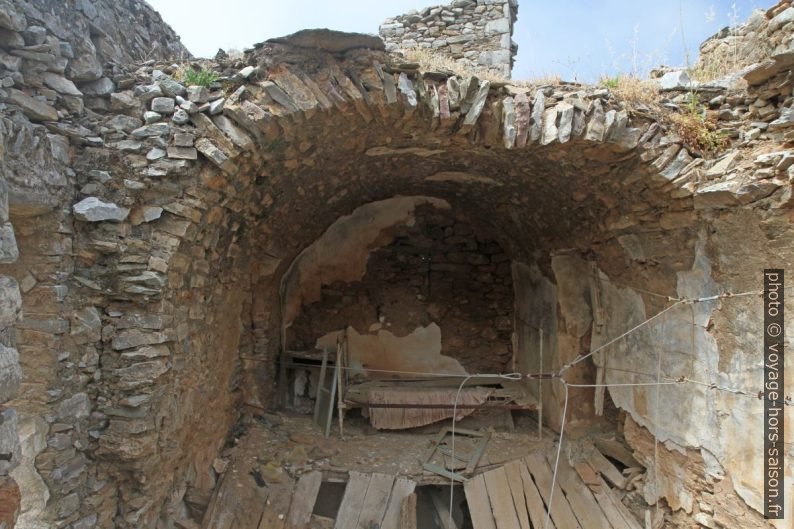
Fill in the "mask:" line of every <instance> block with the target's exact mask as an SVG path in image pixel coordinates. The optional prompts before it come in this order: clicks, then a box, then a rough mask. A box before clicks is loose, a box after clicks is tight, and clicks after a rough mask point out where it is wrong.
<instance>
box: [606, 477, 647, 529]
mask: <svg viewBox="0 0 794 529" xmlns="http://www.w3.org/2000/svg"><path fill="white" fill-rule="evenodd" d="M601 489H602V490H603V492H604V494H605V495H606V497H607V499H609V501H610V502H612V505H614V506H615V508H616V509H617V511H618V512H619V513H620V514H621V515H622V516H623V519H624V520H625V521H626V523H627V524H628V526H629V529H643V528H642V525H641V524H640V522H638V521H637V519H636V518H635V517H634V515H633V514H631V511H630V510H629V508H628V507H626V506H625V505H623V502H622V501H620V499H619V498H618V497H617V496H615V493H614V492H612V489H611V488H609V486H608V485H607V484H606V482H605V481H604V480H603V479H602V480H601ZM602 510H603V509H602Z"/></svg>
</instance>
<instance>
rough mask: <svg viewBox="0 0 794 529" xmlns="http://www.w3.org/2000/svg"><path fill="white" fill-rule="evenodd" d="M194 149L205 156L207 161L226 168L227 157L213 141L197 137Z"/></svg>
mask: <svg viewBox="0 0 794 529" xmlns="http://www.w3.org/2000/svg"><path fill="white" fill-rule="evenodd" d="M196 149H198V151H199V152H200V153H201V154H203V155H204V156H206V157H207V159H208V160H209V161H211V162H212V163H214V164H215V165H217V166H218V167H220V168H221V169H226V168H228V167H229V161H230V160H229V157H228V156H226V153H224V152H223V151H222V150H220V149H219V148H218V147H217V146H216V145H215V144H214V143H212V142H211V141H210V140H208V139H207V138H199V139H198V140H196Z"/></svg>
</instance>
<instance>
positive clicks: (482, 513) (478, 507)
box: [463, 474, 496, 529]
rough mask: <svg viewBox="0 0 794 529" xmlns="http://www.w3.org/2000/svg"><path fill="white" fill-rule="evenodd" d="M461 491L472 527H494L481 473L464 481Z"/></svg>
mask: <svg viewBox="0 0 794 529" xmlns="http://www.w3.org/2000/svg"><path fill="white" fill-rule="evenodd" d="M463 491H464V492H465V493H466V502H467V503H468V504H469V513H470V514H471V521H472V525H473V527H474V529H496V522H495V521H494V519H493V511H492V510H491V500H489V499H488V490H487V489H486V488H485V478H483V475H482V474H480V475H478V476H474V477H473V478H471V479H470V480H468V481H467V482H466V483H464V485H463Z"/></svg>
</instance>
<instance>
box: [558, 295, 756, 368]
mask: <svg viewBox="0 0 794 529" xmlns="http://www.w3.org/2000/svg"><path fill="white" fill-rule="evenodd" d="M763 293H764V292H763V290H750V291H747V292H740V293H738V294H733V293H730V292H725V293H723V294H714V295H713V296H705V297H701V298H680V299H678V300H677V301H676V302H675V303H673V304H672V305H670V306H669V307H667V308H665V309H662V310H660V311H659V312H657V313H656V314H654V315H653V316H651V317H650V318H648V319H646V320H645V321H642V322H640V323H639V324H637V325H635V326H634V327H632V328H631V329H629V330H628V331H626V332H624V333H623V334H620V335H618V336H616V337H615V338H613V339H612V340H610V341H608V342H607V343H605V344H603V345H601V346H600V347H597V348H595V349H594V350H592V351H590V352H589V353H587V354H585V355H580V356H578V357H576V358H575V359H574V360H572V361H571V362H568V363H567V364H565V365H563V366H562V367H561V368H560V370H559V372H558V374H559V375H562V374H563V373H564V372H565V371H567V370H568V369H570V368H572V367H573V366H575V365H576V364H578V363H579V362H582V361H583V360H585V359H587V358H589V357H591V356H593V355H594V354H596V353H598V352H599V351H602V350H603V349H605V348H607V347H609V346H610V345H612V344H614V343H615V342H617V341H618V340H621V339H623V338H625V337H626V336H628V335H629V334H631V333H633V332H635V331H636V330H638V329H640V328H642V327H644V326H645V325H648V324H649V323H650V322H652V321H653V320H655V319H656V318H658V317H660V316H661V315H663V314H665V313H667V312H668V311H670V310H671V309H673V308H675V307H677V306H678V305H681V304H691V303H704V302H707V301H716V300H718V299H726V298H738V297H742V296H753V295H761V294H763ZM668 298H669V296H668ZM669 299H676V298H669Z"/></svg>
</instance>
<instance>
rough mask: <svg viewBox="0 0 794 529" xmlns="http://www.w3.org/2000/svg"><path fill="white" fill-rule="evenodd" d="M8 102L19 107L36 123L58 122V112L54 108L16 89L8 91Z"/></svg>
mask: <svg viewBox="0 0 794 529" xmlns="http://www.w3.org/2000/svg"><path fill="white" fill-rule="evenodd" d="M6 102H8V103H11V104H12V105H16V106H18V107H19V108H20V109H21V110H22V112H23V113H24V114H25V115H26V116H27V117H29V118H30V119H32V120H35V121H57V120H58V112H57V111H56V110H55V108H54V107H52V106H50V105H48V104H47V103H44V102H42V101H39V100H38V99H34V98H32V97H30V96H29V95H27V94H25V93H24V92H22V91H20V90H17V89H16V88H9V89H8V96H7V97H6Z"/></svg>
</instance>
